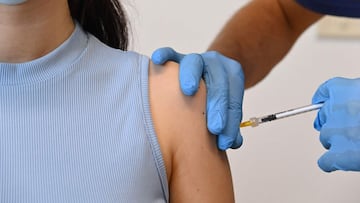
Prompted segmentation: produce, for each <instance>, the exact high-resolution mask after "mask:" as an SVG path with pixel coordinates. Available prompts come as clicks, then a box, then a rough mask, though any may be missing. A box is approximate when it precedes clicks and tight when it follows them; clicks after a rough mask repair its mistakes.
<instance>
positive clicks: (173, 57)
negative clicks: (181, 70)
mask: <svg viewBox="0 0 360 203" xmlns="http://www.w3.org/2000/svg"><path fill="white" fill-rule="evenodd" d="M183 58H184V54H180V53H178V52H176V51H175V50H174V49H172V48H170V47H163V48H159V49H157V50H155V51H154V52H153V54H152V56H151V60H152V61H153V62H154V63H155V64H157V65H161V64H164V63H165V62H167V61H174V62H176V63H180V61H181V60H182V59H183Z"/></svg>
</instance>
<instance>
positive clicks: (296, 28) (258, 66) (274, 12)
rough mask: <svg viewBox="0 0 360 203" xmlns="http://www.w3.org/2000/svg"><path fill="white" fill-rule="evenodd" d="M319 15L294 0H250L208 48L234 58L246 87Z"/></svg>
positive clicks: (258, 77)
mask: <svg viewBox="0 0 360 203" xmlns="http://www.w3.org/2000/svg"><path fill="white" fill-rule="evenodd" d="M322 16H323V15H321V14H318V13H315V12H312V11H310V10H308V9H306V8H304V7H302V6H301V5H299V4H298V3H296V1H295V0H253V1H251V2H250V3H248V4H247V5H246V6H245V7H243V8H241V9H240V10H239V11H238V12H236V13H235V15H234V16H233V17H232V18H231V19H230V20H229V21H228V22H227V24H226V25H225V26H224V28H223V29H222V31H221V32H220V33H219V34H218V36H217V37H216V38H215V40H214V42H213V43H212V44H211V45H210V47H209V50H215V51H218V52H220V53H222V54H223V55H225V56H228V57H230V58H232V59H235V60H237V61H238V62H239V63H240V64H241V65H242V68H243V71H244V74H245V88H249V87H251V86H254V85H255V84H256V83H258V82H259V81H261V80H262V79H263V78H264V77H265V76H266V75H267V74H268V73H269V72H270V71H271V69H272V68H273V67H274V66H275V65H276V64H277V63H278V62H279V61H280V60H282V59H283V57H284V56H285V55H286V54H287V52H288V51H289V50H290V49H291V47H292V45H293V44H294V43H295V41H296V40H297V39H298V37H299V36H300V35H301V33H303V32H304V31H305V30H306V29H307V28H308V27H309V26H310V25H312V24H313V23H315V22H316V21H317V20H319V19H320V18H321V17H322Z"/></svg>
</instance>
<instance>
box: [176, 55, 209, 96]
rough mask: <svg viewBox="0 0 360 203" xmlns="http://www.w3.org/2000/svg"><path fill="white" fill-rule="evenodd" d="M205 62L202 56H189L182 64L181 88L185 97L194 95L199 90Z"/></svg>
mask: <svg viewBox="0 0 360 203" xmlns="http://www.w3.org/2000/svg"><path fill="white" fill-rule="evenodd" d="M203 69H204V61H203V59H202V56H201V55H200V54H188V55H186V56H185V57H184V58H183V59H182V60H181V62H180V74H179V77H180V88H181V90H182V92H183V93H184V94H185V95H188V96H190V95H193V94H195V93H196V92H197V90H198V88H199V82H200V80H201V78H202V74H203Z"/></svg>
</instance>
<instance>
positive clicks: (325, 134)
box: [320, 129, 336, 149]
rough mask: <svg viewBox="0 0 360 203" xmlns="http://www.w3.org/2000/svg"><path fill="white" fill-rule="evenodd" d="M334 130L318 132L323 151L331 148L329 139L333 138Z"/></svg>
mask: <svg viewBox="0 0 360 203" xmlns="http://www.w3.org/2000/svg"><path fill="white" fill-rule="evenodd" d="M334 131H335V129H322V130H321V131H320V143H321V144H322V146H323V147H324V148H325V149H329V148H330V147H331V138H332V137H333V136H335V133H336V132H334Z"/></svg>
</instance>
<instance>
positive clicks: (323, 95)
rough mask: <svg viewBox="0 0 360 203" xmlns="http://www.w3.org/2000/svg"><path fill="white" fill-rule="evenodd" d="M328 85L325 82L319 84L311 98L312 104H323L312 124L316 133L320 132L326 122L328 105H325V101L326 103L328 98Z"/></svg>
mask: <svg viewBox="0 0 360 203" xmlns="http://www.w3.org/2000/svg"><path fill="white" fill-rule="evenodd" d="M328 83H329V81H326V82H325V83H323V84H321V85H320V86H319V87H318V89H317V90H316V92H315V93H314V96H313V98H312V103H313V104H318V103H322V102H324V105H323V106H322V108H320V109H319V111H318V113H317V115H316V118H315V120H314V123H313V125H314V128H315V129H316V130H318V131H320V130H321V128H322V126H323V124H324V123H325V122H326V113H327V112H328V111H327V108H328V107H327V106H328V105H327V104H326V101H328V100H329V98H330V92H329V88H328Z"/></svg>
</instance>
